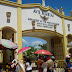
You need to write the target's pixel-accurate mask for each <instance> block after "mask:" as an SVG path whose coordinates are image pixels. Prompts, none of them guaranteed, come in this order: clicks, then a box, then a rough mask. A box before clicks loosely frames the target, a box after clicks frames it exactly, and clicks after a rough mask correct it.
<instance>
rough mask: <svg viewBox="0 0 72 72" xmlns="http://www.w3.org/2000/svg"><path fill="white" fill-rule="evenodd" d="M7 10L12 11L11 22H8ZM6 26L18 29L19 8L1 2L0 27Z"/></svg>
mask: <svg viewBox="0 0 72 72" xmlns="http://www.w3.org/2000/svg"><path fill="white" fill-rule="evenodd" d="M6 12H11V17H10V23H7V16H6ZM4 26H10V27H13V28H14V29H15V30H17V8H15V7H11V6H7V5H2V4H0V28H2V27H4Z"/></svg>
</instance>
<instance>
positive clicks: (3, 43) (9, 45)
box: [0, 39, 18, 50]
mask: <svg viewBox="0 0 72 72" xmlns="http://www.w3.org/2000/svg"><path fill="white" fill-rule="evenodd" d="M17 48H18V45H16V44H14V43H13V42H11V41H10V40H6V39H0V50H4V49H17Z"/></svg>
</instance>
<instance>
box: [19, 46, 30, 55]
mask: <svg viewBox="0 0 72 72" xmlns="http://www.w3.org/2000/svg"><path fill="white" fill-rule="evenodd" d="M29 49H31V48H30V47H24V48H22V49H20V50H19V51H18V54H20V53H22V52H25V51H27V50H29Z"/></svg>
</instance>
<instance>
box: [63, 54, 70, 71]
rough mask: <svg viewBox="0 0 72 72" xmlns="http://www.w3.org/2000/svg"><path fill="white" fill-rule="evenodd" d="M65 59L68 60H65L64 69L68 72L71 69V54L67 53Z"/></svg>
mask: <svg viewBox="0 0 72 72" xmlns="http://www.w3.org/2000/svg"><path fill="white" fill-rule="evenodd" d="M65 60H66V62H64V69H65V72H68V71H69V70H70V67H71V62H70V56H69V55H66V59H65Z"/></svg>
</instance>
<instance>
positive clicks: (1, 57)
mask: <svg viewBox="0 0 72 72" xmlns="http://www.w3.org/2000/svg"><path fill="white" fill-rule="evenodd" d="M0 39H2V29H0ZM0 62H3V53H2V50H0Z"/></svg>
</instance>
